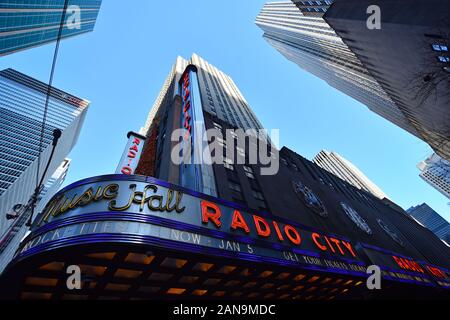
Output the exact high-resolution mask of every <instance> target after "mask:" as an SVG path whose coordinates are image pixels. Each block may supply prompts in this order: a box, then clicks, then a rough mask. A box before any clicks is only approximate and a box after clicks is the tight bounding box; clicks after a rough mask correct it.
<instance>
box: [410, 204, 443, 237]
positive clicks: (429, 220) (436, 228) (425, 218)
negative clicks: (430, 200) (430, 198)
mask: <svg viewBox="0 0 450 320" xmlns="http://www.w3.org/2000/svg"><path fill="white" fill-rule="evenodd" d="M406 212H408V213H409V214H410V215H411V216H412V217H414V218H415V219H416V220H417V221H419V222H420V223H421V224H423V225H424V226H425V227H427V228H428V229H430V230H431V231H433V232H434V233H435V234H436V235H437V236H438V237H439V238H441V239H442V240H445V241H446V242H447V243H448V244H449V245H450V223H448V221H447V220H445V219H444V218H442V216H441V215H440V214H439V213H437V212H436V211H434V210H433V209H432V208H431V207H430V206H429V205H427V204H426V203H422V204H421V205H417V206H414V207H411V208H409V209H407V210H406Z"/></svg>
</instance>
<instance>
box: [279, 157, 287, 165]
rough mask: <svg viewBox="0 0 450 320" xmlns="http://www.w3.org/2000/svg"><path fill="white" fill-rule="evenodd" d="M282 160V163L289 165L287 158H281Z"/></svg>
mask: <svg viewBox="0 0 450 320" xmlns="http://www.w3.org/2000/svg"><path fill="white" fill-rule="evenodd" d="M280 161H281V163H282V164H284V165H285V166H287V165H288V162H287V160H286V159H285V158H280Z"/></svg>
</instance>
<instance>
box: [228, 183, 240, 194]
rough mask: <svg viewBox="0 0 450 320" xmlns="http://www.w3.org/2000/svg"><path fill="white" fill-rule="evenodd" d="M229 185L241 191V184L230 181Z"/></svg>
mask: <svg viewBox="0 0 450 320" xmlns="http://www.w3.org/2000/svg"><path fill="white" fill-rule="evenodd" d="M228 187H229V188H230V189H231V190H234V191H237V192H241V186H240V185H239V184H237V183H235V182H232V181H229V182H228Z"/></svg>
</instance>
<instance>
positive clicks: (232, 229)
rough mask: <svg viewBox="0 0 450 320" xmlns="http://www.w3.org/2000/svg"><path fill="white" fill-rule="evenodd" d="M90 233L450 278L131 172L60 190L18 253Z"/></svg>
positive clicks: (303, 263) (414, 278)
mask: <svg viewBox="0 0 450 320" xmlns="http://www.w3.org/2000/svg"><path fill="white" fill-rule="evenodd" d="M85 238H86V239H89V240H88V243H93V242H95V241H98V242H102V243H104V242H105V241H108V239H111V240H110V241H112V242H121V243H133V244H142V245H147V244H149V245H157V246H161V247H163V248H172V249H175V250H177V249H178V250H183V251H185V252H186V253H188V252H193V253H202V254H209V255H216V256H222V257H229V258H238V259H243V260H248V261H255V262H266V263H276V264H278V265H287V266H293V267H301V268H305V269H312V270H322V271H329V272H335V273H345V274H351V275H357V276H366V272H365V271H366V267H367V265H369V264H373V263H376V264H379V265H380V266H382V269H383V271H384V274H383V275H384V276H386V277H389V278H391V279H393V280H403V281H410V282H414V283H420V284H424V285H431V284H432V281H431V280H430V279H431V278H430V276H429V275H430V274H431V275H432V276H433V277H434V278H438V280H439V281H440V282H441V283H447V280H448V274H447V273H446V272H447V271H446V270H445V269H443V268H439V267H436V266H431V265H429V266H423V264H420V265H419V264H417V265H416V264H415V263H412V262H410V261H408V262H407V261H406V260H405V257H403V256H400V255H395V257H394V254H391V253H386V252H381V251H379V250H375V249H373V248H370V246H367V247H363V248H362V249H361V244H359V243H358V244H355V243H353V242H352V241H350V240H349V239H346V238H344V237H341V236H337V235H331V234H327V233H324V232H321V231H319V230H314V229H312V228H308V227H306V226H301V225H299V224H297V223H295V222H291V221H287V220H285V219H279V218H275V217H274V216H272V215H268V214H262V213H258V214H256V213H253V212H250V211H249V210H248V209H244V208H242V207H240V206H238V205H235V204H233V203H229V202H226V201H224V200H221V199H217V198H214V197H211V196H207V195H204V194H200V193H197V192H194V191H191V190H188V189H184V188H180V187H177V186H174V185H171V184H168V183H167V182H163V181H159V180H157V179H154V178H149V177H141V176H125V175H112V176H103V177H97V178H92V179H86V180H83V181H80V182H78V183H75V184H73V185H71V186H69V187H66V188H65V189H63V190H61V191H60V192H59V193H58V194H56V195H55V196H54V197H53V198H52V200H51V201H50V202H49V204H48V205H47V207H46V208H45V210H44V211H43V212H42V213H41V214H40V215H39V216H38V217H37V219H36V221H35V223H34V225H33V227H32V232H31V234H30V235H29V236H28V237H27V238H26V239H25V241H23V243H22V246H21V248H20V249H19V251H18V253H17V258H19V259H20V258H23V257H26V256H28V255H30V254H35V253H36V252H39V251H40V250H46V248H50V247H51V248H54V247H55V246H56V245H57V244H58V245H59V244H61V245H62V246H65V245H68V244H69V243H71V242H73V243H76V244H79V243H82V239H85ZM80 239H81V240H80ZM361 250H363V251H364V254H361ZM366 255H367V256H368V257H369V258H370V260H369V261H366V260H367V258H366V257H367V256H366ZM419 268H420V269H419ZM392 270H394V271H395V272H392ZM426 271H427V272H426ZM441 283H440V284H441ZM441 285H442V284H441ZM443 286H445V285H443Z"/></svg>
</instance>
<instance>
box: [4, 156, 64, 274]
mask: <svg viewBox="0 0 450 320" xmlns="http://www.w3.org/2000/svg"><path fill="white" fill-rule="evenodd" d="M70 162H71V160H70V159H67V158H66V159H64V160H63V162H62V163H61V164H60V166H59V167H58V168H57V169H56V170H55V172H54V173H53V175H52V176H51V177H50V178H49V179H48V180H47V182H46V183H45V184H44V188H43V189H42V191H41V193H40V194H39V197H38V202H37V206H36V209H35V211H36V212H37V213H39V212H42V211H43V210H44V208H45V206H46V204H47V203H48V202H49V200H50V199H51V198H52V197H53V196H54V195H55V193H56V192H57V191H58V190H59V188H60V187H61V185H62V184H63V182H64V180H65V178H66V175H67V172H68V170H69V167H70ZM28 219H29V216H28V215H27V214H22V215H21V216H20V217H18V218H17V219H16V220H15V221H14V222H13V225H11V226H10V227H9V228H8V229H7V230H6V231H5V232H4V233H2V236H1V238H0V274H1V273H2V272H3V270H4V269H5V267H6V266H7V265H8V263H9V262H10V261H11V259H12V258H13V257H14V254H15V252H16V250H17V249H18V248H19V245H20V242H21V241H22V239H23V238H24V237H25V235H26V234H27V232H28V231H29V226H27V221H28Z"/></svg>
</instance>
